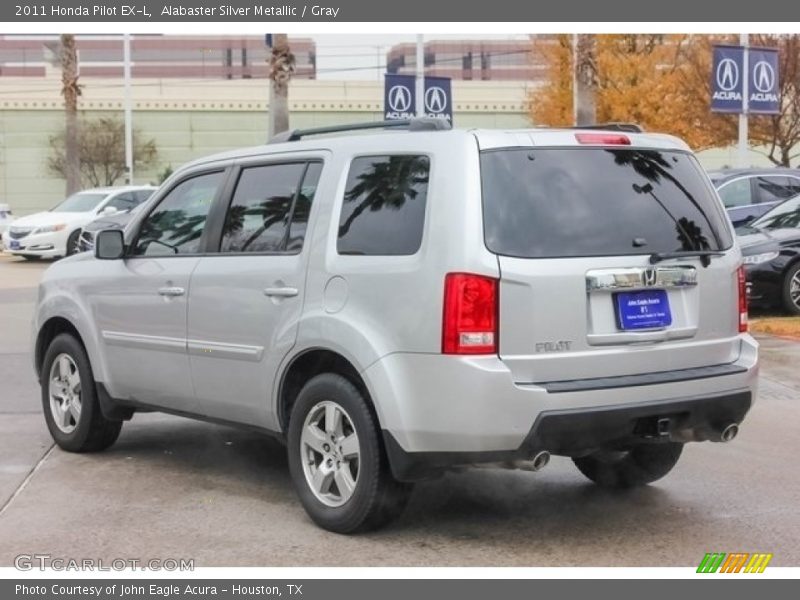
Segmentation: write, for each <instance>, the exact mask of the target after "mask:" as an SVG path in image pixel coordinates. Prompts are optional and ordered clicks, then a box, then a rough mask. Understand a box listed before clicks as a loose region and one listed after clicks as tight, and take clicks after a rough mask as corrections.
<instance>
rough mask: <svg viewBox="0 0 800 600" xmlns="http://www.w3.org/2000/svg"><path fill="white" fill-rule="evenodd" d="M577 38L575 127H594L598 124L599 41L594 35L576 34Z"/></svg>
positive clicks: (575, 43) (575, 48)
mask: <svg viewBox="0 0 800 600" xmlns="http://www.w3.org/2000/svg"><path fill="white" fill-rule="evenodd" d="M575 38H576V39H575V41H574V45H575V47H574V53H575V56H574V65H575V67H574V68H575V82H574V85H575V90H574V92H573V93H574V94H575V125H594V124H595V123H596V122H597V114H596V113H597V107H596V102H595V93H596V91H597V56H596V54H597V53H596V48H597V39H596V36H595V35H594V34H576V36H575Z"/></svg>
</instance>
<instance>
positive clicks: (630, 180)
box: [481, 148, 732, 258]
mask: <svg viewBox="0 0 800 600" xmlns="http://www.w3.org/2000/svg"><path fill="white" fill-rule="evenodd" d="M481 179H482V182H483V207H484V208H483V210H484V228H485V236H486V245H487V247H488V248H489V249H490V250H491V251H493V252H496V253H498V254H503V255H508V256H519V257H524V258H540V257H557V256H565V257H568V256H609V255H626V254H648V253H652V252H672V251H680V250H695V249H711V250H716V249H720V246H722V247H728V246H729V245H730V244H731V243H732V240H731V238H730V231H729V229H728V226H727V224H726V223H725V222H724V220H723V219H724V217H722V216H721V214H720V211H719V210H718V209H717V205H716V198H715V197H714V195H713V194H712V193H711V191H710V189H709V188H708V187H707V185H706V180H705V178H704V177H703V175H702V172H701V170H700V167H699V165H698V164H697V162H696V160H695V159H694V158H693V157H692V156H690V155H687V154H684V153H680V152H662V151H655V150H634V149H629V148H626V149H616V148H614V149H611V148H563V149H507V150H500V151H489V152H484V153H482V155H481ZM720 238H721V241H720Z"/></svg>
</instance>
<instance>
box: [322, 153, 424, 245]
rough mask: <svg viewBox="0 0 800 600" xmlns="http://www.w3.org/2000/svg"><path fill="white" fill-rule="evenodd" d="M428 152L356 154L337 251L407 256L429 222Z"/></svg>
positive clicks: (343, 204) (341, 221) (346, 192)
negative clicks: (403, 154) (395, 154)
mask: <svg viewBox="0 0 800 600" xmlns="http://www.w3.org/2000/svg"><path fill="white" fill-rule="evenodd" d="M429 171H430V162H429V160H428V157H427V156H369V157H362V158H356V159H354V160H353V162H352V164H351V165H350V172H349V173H348V175H347V189H346V191H345V194H344V201H343V203H342V213H341V216H340V218H339V240H338V245H337V249H338V251H339V254H365V255H408V254H414V253H415V252H416V251H417V250H419V247H420V243H421V242H422V229H423V225H424V223H425V204H426V202H427V196H428V174H429Z"/></svg>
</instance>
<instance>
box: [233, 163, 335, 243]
mask: <svg viewBox="0 0 800 600" xmlns="http://www.w3.org/2000/svg"><path fill="white" fill-rule="evenodd" d="M306 165H307V163H294V164H278V165H263V166H259V167H248V168H245V169H242V172H241V175H240V176H239V181H238V183H237V184H236V190H235V191H234V193H233V199H232V201H231V205H230V208H229V209H228V214H227V216H226V217H225V227H224V229H223V230H222V243H221V245H220V251H221V252H283V251H284V250H292V251H297V252H299V251H300V249H301V248H302V246H303V232H304V231H305V228H304V227H303V230H302V232H300V229H299V224H298V228H297V232H298V233H297V235H296V236H295V238H296V239H295V241H294V244H292V245H291V247H290V245H289V244H288V242H289V241H290V237H291V232H292V230H293V229H295V227H294V226H293V225H292V224H291V223H292V221H293V215H295V218H297V219H298V220H299V221H301V220H302V219H305V220H306V221H307V220H308V212H309V210H310V207H311V200H312V198H313V193H314V191H315V189H316V182H315V183H314V187H313V189H310V190H307V189H304V188H305V186H304V185H301V183H302V182H301V178H303V174H304V173H305V172H306ZM308 167H309V171H310V170H311V168H312V167H317V168H319V165H318V164H317V163H311V164H309V165H308ZM317 177H319V173H318V172H317ZM305 179H306V181H307V180H308V177H307V176H306V178H305ZM298 192H299V193H298ZM304 192H306V193H307V194H308V195H306V196H304V195H303V194H304Z"/></svg>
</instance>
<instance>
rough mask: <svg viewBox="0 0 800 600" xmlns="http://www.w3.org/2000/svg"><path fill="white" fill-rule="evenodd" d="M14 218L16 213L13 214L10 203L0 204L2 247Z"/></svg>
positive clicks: (0, 241)
mask: <svg viewBox="0 0 800 600" xmlns="http://www.w3.org/2000/svg"><path fill="white" fill-rule="evenodd" d="M13 220H14V215H12V214H11V207H10V206H9V205H8V204H0V248H2V247H3V245H4V244H5V236H6V232H7V231H8V226H9V225H10V224H11V221H13Z"/></svg>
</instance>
